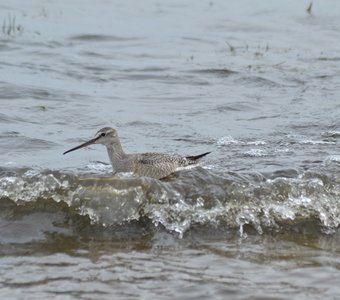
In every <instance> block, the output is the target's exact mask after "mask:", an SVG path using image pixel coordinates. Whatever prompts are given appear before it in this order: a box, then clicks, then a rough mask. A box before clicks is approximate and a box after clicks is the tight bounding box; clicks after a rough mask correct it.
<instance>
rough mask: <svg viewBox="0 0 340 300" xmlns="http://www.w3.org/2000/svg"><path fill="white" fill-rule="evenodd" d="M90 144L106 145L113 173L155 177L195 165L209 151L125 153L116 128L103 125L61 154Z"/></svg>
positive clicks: (161, 176) (164, 175) (158, 177)
mask: <svg viewBox="0 0 340 300" xmlns="http://www.w3.org/2000/svg"><path fill="white" fill-rule="evenodd" d="M92 144H102V145H104V146H106V149H107V153H108V155H109V158H110V161H111V165H112V168H113V171H114V173H119V172H133V173H134V174H135V175H138V176H147V177H153V178H157V179H161V178H164V177H167V176H168V175H170V174H172V173H174V172H176V171H179V170H182V169H186V168H188V167H194V166H197V164H198V160H199V159H200V158H202V157H203V156H206V155H207V154H209V153H210V152H206V153H203V154H200V155H195V156H185V157H183V156H177V155H169V154H163V153H153V152H147V153H139V154H127V153H125V152H124V150H123V148H122V145H121V143H120V140H119V137H118V133H117V130H115V129H114V128H111V127H104V128H102V129H100V130H99V131H98V132H97V133H96V135H95V136H94V138H93V139H91V140H89V141H87V142H85V143H83V144H81V145H79V146H77V147H74V148H72V149H70V150H67V151H65V152H64V153H63V154H66V153H69V152H71V151H74V150H77V149H80V148H83V147H86V146H89V145H92Z"/></svg>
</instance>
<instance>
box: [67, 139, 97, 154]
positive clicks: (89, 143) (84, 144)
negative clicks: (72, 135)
mask: <svg viewBox="0 0 340 300" xmlns="http://www.w3.org/2000/svg"><path fill="white" fill-rule="evenodd" d="M98 138H99V137H96V138H94V139H92V140H89V141H87V142H85V143H83V144H81V145H79V146H77V147H74V148H72V149H70V150H67V151H65V152H64V153H63V154H66V153H69V152H72V151H74V150H78V149H80V148H84V147H86V146H89V145H92V144H95V143H96V141H97V140H98Z"/></svg>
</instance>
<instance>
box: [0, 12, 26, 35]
mask: <svg viewBox="0 0 340 300" xmlns="http://www.w3.org/2000/svg"><path fill="white" fill-rule="evenodd" d="M23 31H24V27H22V26H21V25H16V23H15V16H13V17H12V16H11V15H8V18H7V19H6V18H5V19H4V21H3V23H2V33H3V34H4V35H8V36H10V35H15V34H16V33H23Z"/></svg>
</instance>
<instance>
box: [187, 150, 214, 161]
mask: <svg viewBox="0 0 340 300" xmlns="http://www.w3.org/2000/svg"><path fill="white" fill-rule="evenodd" d="M209 153H211V152H205V153H203V154H199V155H193V156H186V157H185V158H186V159H187V160H188V162H189V164H195V163H196V162H197V161H198V160H199V159H200V158H202V157H203V156H206V155H208V154H209Z"/></svg>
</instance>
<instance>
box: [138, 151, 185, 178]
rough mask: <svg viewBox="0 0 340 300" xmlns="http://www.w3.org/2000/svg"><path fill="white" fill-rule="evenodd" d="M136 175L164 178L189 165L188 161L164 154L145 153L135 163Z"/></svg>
mask: <svg viewBox="0 0 340 300" xmlns="http://www.w3.org/2000/svg"><path fill="white" fill-rule="evenodd" d="M134 165H135V168H134V173H136V174H138V175H140V176H148V177H153V178H158V179H159V178H163V177H166V176H168V175H170V174H171V173H173V172H175V171H176V170H177V169H178V168H180V167H185V166H187V165H188V162H187V159H186V158H184V157H180V156H173V155H168V154H162V153H143V154H140V155H138V157H137V159H136V161H135V164H134Z"/></svg>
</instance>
